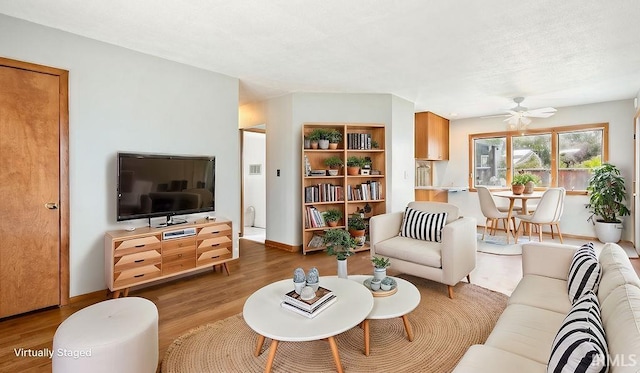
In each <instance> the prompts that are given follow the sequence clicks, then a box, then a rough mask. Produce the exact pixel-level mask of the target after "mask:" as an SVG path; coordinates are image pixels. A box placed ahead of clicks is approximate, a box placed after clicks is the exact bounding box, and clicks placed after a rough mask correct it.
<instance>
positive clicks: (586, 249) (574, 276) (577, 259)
mask: <svg viewBox="0 0 640 373" xmlns="http://www.w3.org/2000/svg"><path fill="white" fill-rule="evenodd" d="M601 275H602V269H601V268H600V262H599V261H598V257H597V256H596V252H595V250H594V249H593V243H592V242H589V243H586V244H584V245H582V246H581V247H580V248H579V249H578V250H577V251H576V252H575V254H573V260H572V261H571V266H570V267H569V275H568V277H567V290H568V292H569V300H571V303H575V302H576V301H577V300H578V298H580V297H581V296H582V295H583V294H584V293H586V292H587V291H589V290H593V291H594V292H597V291H598V285H600V276H601Z"/></svg>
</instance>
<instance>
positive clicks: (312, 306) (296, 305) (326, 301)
mask: <svg viewBox="0 0 640 373" xmlns="http://www.w3.org/2000/svg"><path fill="white" fill-rule="evenodd" d="M336 300H337V298H336V295H335V294H334V293H333V292H332V291H331V290H329V289H327V288H323V287H322V286H320V287H318V291H316V296H315V297H313V298H311V299H308V300H303V299H302V298H301V297H300V294H298V293H296V292H295V290H291V291H290V292H288V293H286V294H285V295H284V297H283V299H282V303H281V305H282V308H285V309H288V310H290V311H293V312H296V313H298V314H300V315H303V316H305V317H308V318H310V319H312V318H314V317H316V316H317V315H318V314H319V313H321V312H322V311H324V310H326V309H327V308H328V307H329V306H331V305H332V304H333V303H335V302H336Z"/></svg>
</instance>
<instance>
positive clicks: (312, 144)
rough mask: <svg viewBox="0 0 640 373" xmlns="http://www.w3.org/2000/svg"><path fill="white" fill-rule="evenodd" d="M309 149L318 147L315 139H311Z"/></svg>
mask: <svg viewBox="0 0 640 373" xmlns="http://www.w3.org/2000/svg"><path fill="white" fill-rule="evenodd" d="M311 149H318V142H317V141H311Z"/></svg>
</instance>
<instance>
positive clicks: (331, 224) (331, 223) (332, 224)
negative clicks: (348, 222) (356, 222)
mask: <svg viewBox="0 0 640 373" xmlns="http://www.w3.org/2000/svg"><path fill="white" fill-rule="evenodd" d="M327 225H328V226H330V227H337V226H338V222H337V221H328V222H327Z"/></svg>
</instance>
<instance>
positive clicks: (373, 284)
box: [370, 278, 381, 290]
mask: <svg viewBox="0 0 640 373" xmlns="http://www.w3.org/2000/svg"><path fill="white" fill-rule="evenodd" d="M380 281H381V280H376V279H375V278H374V279H373V280H371V285H370V286H371V290H380Z"/></svg>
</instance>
